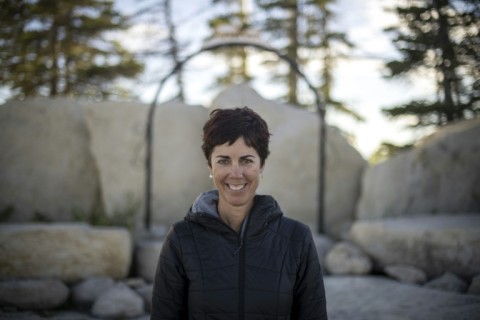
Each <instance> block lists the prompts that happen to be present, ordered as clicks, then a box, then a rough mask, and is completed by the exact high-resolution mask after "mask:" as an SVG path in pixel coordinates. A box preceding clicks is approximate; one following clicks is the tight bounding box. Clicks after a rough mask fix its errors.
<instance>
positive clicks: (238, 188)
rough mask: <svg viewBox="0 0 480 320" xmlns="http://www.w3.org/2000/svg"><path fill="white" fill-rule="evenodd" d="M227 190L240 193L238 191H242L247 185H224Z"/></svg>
mask: <svg viewBox="0 0 480 320" xmlns="http://www.w3.org/2000/svg"><path fill="white" fill-rule="evenodd" d="M226 185H227V187H228V189H230V190H232V191H240V190H243V189H244V188H245V186H246V185H247V184H246V183H244V184H228V183H227V184H226Z"/></svg>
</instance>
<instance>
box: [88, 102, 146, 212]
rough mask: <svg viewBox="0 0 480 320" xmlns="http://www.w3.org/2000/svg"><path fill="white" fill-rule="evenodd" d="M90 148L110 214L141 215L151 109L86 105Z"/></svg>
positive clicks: (130, 106)
mask: <svg viewBox="0 0 480 320" xmlns="http://www.w3.org/2000/svg"><path fill="white" fill-rule="evenodd" d="M83 108H84V110H85V111H84V113H85V123H86V127H87V129H88V137H89V148H90V152H91V154H92V156H93V158H94V159H95V172H96V174H97V177H98V181H99V187H100V189H101V191H102V192H101V201H102V205H103V209H104V211H105V212H106V213H107V214H109V215H114V214H120V213H123V212H125V211H128V210H130V211H132V210H133V213H134V214H137V215H140V214H141V212H140V209H141V208H142V206H141V204H142V203H143V200H144V197H145V196H144V190H145V123H146V119H147V111H148V106H147V105H145V104H140V103H120V102H100V103H96V104H87V105H84V107H83Z"/></svg>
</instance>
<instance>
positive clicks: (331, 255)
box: [325, 241, 372, 275]
mask: <svg viewBox="0 0 480 320" xmlns="http://www.w3.org/2000/svg"><path fill="white" fill-rule="evenodd" d="M325 265H326V267H327V270H328V272H330V273H331V274H336V275H345V274H347V275H363V274H369V273H370V271H371V270H372V261H371V260H370V258H369V257H368V256H367V255H366V254H365V253H363V251H362V250H361V249H360V248H358V247H357V246H355V245H354V244H352V243H349V242H347V241H343V242H339V243H337V244H336V245H335V246H334V247H333V248H332V250H330V251H329V252H328V254H327V257H326V263H325Z"/></svg>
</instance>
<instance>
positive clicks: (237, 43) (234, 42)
mask: <svg viewBox="0 0 480 320" xmlns="http://www.w3.org/2000/svg"><path fill="white" fill-rule="evenodd" d="M222 47H255V48H257V49H261V50H263V51H268V52H272V53H274V54H275V55H276V56H277V57H279V58H280V59H282V60H284V61H286V62H287V63H288V64H289V66H290V68H292V69H293V70H295V72H296V73H297V74H298V75H299V76H300V77H301V78H302V79H303V80H304V81H305V83H306V84H307V85H308V87H309V89H310V90H311V91H312V92H313V94H314V95H315V101H316V105H317V113H318V115H319V117H320V136H319V139H320V140H319V143H320V145H319V172H318V175H319V176H318V179H319V181H318V182H319V184H318V208H317V219H318V221H317V231H318V232H319V233H324V231H325V230H324V228H325V226H324V195H325V192H324V186H325V145H326V143H325V142H326V128H325V106H324V104H323V103H322V100H321V98H320V94H319V93H318V91H317V90H316V89H315V87H314V86H313V85H312V84H311V82H310V81H309V80H308V78H307V77H306V76H305V74H304V73H303V72H302V71H301V70H300V69H299V67H298V64H297V63H296V62H295V61H293V60H292V59H290V58H289V57H287V56H286V55H283V54H281V53H280V52H278V51H277V50H276V49H274V48H272V47H270V46H267V45H265V44H261V43H257V42H254V41H249V40H240V39H231V40H230V39H225V40H221V41H219V42H218V43H211V44H206V45H204V46H203V47H202V48H201V49H200V50H198V51H197V52H194V53H192V54H190V55H189V56H187V57H186V58H185V59H183V60H182V61H179V62H178V63H177V64H176V65H175V66H174V67H173V69H172V70H171V71H170V72H169V73H168V74H167V75H166V76H165V77H164V78H163V79H161V81H160V83H159V86H158V89H157V91H156V93H155V97H154V99H153V101H152V103H151V105H150V108H149V111H148V118H147V126H146V143H147V149H146V159H145V171H146V177H145V220H144V223H145V227H146V229H147V230H150V228H151V216H152V203H151V202H152V168H153V163H152V149H153V119H154V115H155V110H156V107H157V100H158V97H159V96H160V92H161V91H162V89H163V87H164V85H165V83H166V81H167V80H168V79H169V78H170V77H171V76H172V75H174V74H175V73H176V72H178V70H179V69H180V68H181V67H182V66H183V65H184V64H185V63H186V62H188V61H189V60H190V59H192V58H193V57H195V56H197V55H199V54H200V53H202V52H205V51H212V50H215V49H219V48H222Z"/></svg>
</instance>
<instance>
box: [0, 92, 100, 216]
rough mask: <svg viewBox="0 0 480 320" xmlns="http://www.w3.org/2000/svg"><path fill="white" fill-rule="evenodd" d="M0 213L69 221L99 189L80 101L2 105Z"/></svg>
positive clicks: (87, 205)
mask: <svg viewBox="0 0 480 320" xmlns="http://www.w3.org/2000/svg"><path fill="white" fill-rule="evenodd" d="M0 150H1V151H0V212H5V213H7V212H11V213H12V214H11V215H10V216H9V217H3V218H4V219H8V220H10V221H28V220H33V219H51V220H56V221H68V220H71V219H72V216H73V213H74V212H90V211H91V210H92V209H93V208H95V207H97V206H98V205H100V204H99V203H98V201H97V200H98V199H99V197H98V196H99V195H100V188H99V182H98V175H97V171H96V168H95V160H94V159H93V156H92V154H91V152H90V148H89V139H88V135H87V128H86V126H85V122H84V110H83V108H82V106H81V105H80V104H79V103H78V102H75V101H73V100H70V99H53V100H52V99H33V100H25V101H10V102H7V103H6V104H4V105H2V106H0Z"/></svg>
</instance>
